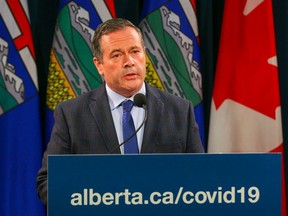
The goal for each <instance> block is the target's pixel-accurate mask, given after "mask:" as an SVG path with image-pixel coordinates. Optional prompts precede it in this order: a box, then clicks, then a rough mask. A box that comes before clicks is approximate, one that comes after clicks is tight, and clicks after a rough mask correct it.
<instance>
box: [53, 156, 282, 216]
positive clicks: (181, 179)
mask: <svg viewBox="0 0 288 216" xmlns="http://www.w3.org/2000/svg"><path fill="white" fill-rule="evenodd" d="M48 215H49V216H58V215H59V216H60V215H61V216H66V215H69V216H74V215H75V216H76V215H77V216H79V215H81V216H86V215H87V216H88V215H101V216H112V215H113V216H114V215H125V216H130V215H131V216H132V215H133V216H134V215H137V216H144V215H145V216H147V215H149V216H156V215H165V216H172V215H173V216H175V215H180V216H186V215H187V216H188V215H190V216H191V215H193V216H200V215H201V216H202V215H203V216H204V215H205V216H207V215H233V216H237V215H273V216H277V215H281V154H277V153H275V154H274V153H267V154H161V155H152V154H151V155H148V154H147V155H146V154H143V155H141V154H140V155H61V156H60V155H59V156H56V155H53V156H48Z"/></svg>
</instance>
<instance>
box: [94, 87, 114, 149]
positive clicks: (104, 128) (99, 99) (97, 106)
mask: <svg viewBox="0 0 288 216" xmlns="http://www.w3.org/2000/svg"><path fill="white" fill-rule="evenodd" d="M96 92H97V93H96ZM89 108H90V111H91V113H92V115H93V117H94V119H95V121H96V124H97V125H98V128H99V131H100V133H101V135H102V137H103V140H104V143H105V145H106V146H107V149H108V152H110V151H112V150H113V149H114V148H115V147H116V146H117V145H118V138H117V134H116V130H115V127H114V123H113V118H112V114H111V112H110V106H109V101H108V97H107V93H106V90H105V85H104V84H103V85H101V86H100V87H98V88H97V89H96V90H95V93H94V95H93V96H92V97H91V101H90V104H89ZM113 153H117V154H120V149H117V150H115V152H113Z"/></svg>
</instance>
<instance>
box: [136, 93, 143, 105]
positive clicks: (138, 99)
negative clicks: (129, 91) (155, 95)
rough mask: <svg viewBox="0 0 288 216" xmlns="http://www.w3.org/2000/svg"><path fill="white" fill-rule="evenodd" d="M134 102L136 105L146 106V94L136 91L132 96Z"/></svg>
mask: <svg viewBox="0 0 288 216" xmlns="http://www.w3.org/2000/svg"><path fill="white" fill-rule="evenodd" d="M134 104H135V105H136V106H138V107H145V106H146V96H145V95H144V94H142V93H138V94H136V95H135V96H134Z"/></svg>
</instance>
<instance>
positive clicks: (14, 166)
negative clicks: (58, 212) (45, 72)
mask: <svg viewBox="0 0 288 216" xmlns="http://www.w3.org/2000/svg"><path fill="white" fill-rule="evenodd" d="M36 72H37V71H36V64H35V53H34V47H33V43H32V35H31V31H30V23H29V14H28V7H27V2H26V1H25V0H23V1H12V0H10V1H9V0H7V1H0V130H1V136H0V146H1V151H0V193H1V195H0V215H1V216H11V215H21V216H31V215H37V216H41V215H45V209H44V207H43V205H42V204H41V202H40V200H39V199H38V197H37V193H36V176H37V172H38V169H39V167H40V166H41V158H42V138H41V127H40V111H39V94H38V78H37V73H36Z"/></svg>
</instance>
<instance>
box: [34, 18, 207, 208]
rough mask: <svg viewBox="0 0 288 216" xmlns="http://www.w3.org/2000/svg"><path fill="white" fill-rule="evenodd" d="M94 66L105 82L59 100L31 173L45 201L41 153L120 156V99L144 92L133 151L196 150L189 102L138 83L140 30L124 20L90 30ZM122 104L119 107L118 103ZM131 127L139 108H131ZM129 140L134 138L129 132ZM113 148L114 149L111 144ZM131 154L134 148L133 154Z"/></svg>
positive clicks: (140, 79) (199, 147)
mask: <svg viewBox="0 0 288 216" xmlns="http://www.w3.org/2000/svg"><path fill="white" fill-rule="evenodd" d="M92 43H93V54H94V59H93V61H94V64H95V66H96V67H97V69H98V72H99V74H100V75H101V76H103V78H104V80H105V82H104V84H103V85H101V86H100V87H99V88H97V89H96V90H93V91H90V92H88V93H86V94H83V95H81V96H79V97H77V98H76V99H72V100H69V101H66V102H63V103H60V104H59V105H58V106H57V108H56V110H55V112H54V117H55V125H54V127H53V131H52V135H51V140H50V142H49V144H48V148H47V150H46V152H45V154H44V157H43V162H42V168H41V169H40V170H39V173H38V177H37V190H38V194H39V196H40V198H41V200H42V201H43V203H45V204H47V156H48V155H50V154H121V153H122V154H125V153H126V152H125V151H126V150H125V147H126V145H127V146H129V145H130V144H128V142H127V143H125V144H124V145H122V146H121V147H120V146H119V143H122V142H123V141H125V140H127V138H125V137H124V135H123V133H122V132H123V131H124V130H125V127H126V126H125V127H122V125H121V121H122V112H123V107H122V104H123V101H127V100H131V101H133V98H134V96H135V95H136V94H137V93H142V94H144V95H146V98H147V102H146V103H147V104H146V105H147V121H146V122H145V126H144V127H142V128H141V130H140V131H139V132H138V133H137V135H136V137H137V139H136V141H135V142H136V143H137V144H136V151H138V152H139V153H144V154H145V153H202V152H203V148H202V144H201V141H200V136H199V131H198V126H197V124H196V121H195V117H194V111H193V106H192V104H191V102H189V101H187V100H184V99H182V98H180V97H177V96H174V95H171V94H168V93H165V92H163V91H161V90H159V89H156V88H153V87H151V86H149V85H148V84H146V83H145V82H144V78H145V74H146V58H145V47H144V42H143V38H142V35H141V31H140V30H139V29H138V28H137V27H135V26H134V25H133V24H132V23H131V22H129V21H127V20H124V19H111V20H108V21H106V22H104V23H102V24H101V25H99V26H98V28H97V29H96V31H95V34H94V38H93V41H92ZM123 106H124V105H123ZM131 114H132V117H133V120H134V124H135V128H138V127H139V126H140V125H141V123H142V122H143V119H144V116H145V110H144V109H143V108H141V107H136V106H134V107H133V108H132V110H131ZM134 138H135V136H134ZM115 147H116V148H115ZM136 153H137V152H136Z"/></svg>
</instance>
